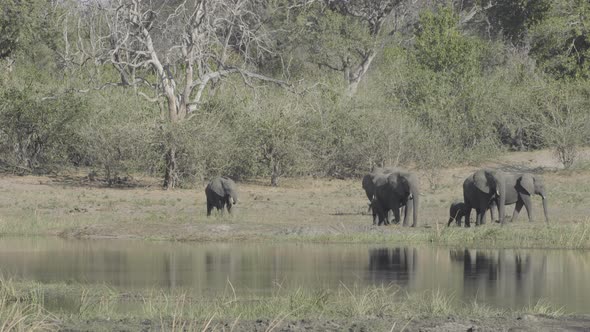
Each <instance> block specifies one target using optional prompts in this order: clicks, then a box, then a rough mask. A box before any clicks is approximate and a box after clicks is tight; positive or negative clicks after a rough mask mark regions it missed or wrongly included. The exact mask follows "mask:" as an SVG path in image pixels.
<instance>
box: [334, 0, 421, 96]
mask: <svg viewBox="0 0 590 332" xmlns="http://www.w3.org/2000/svg"><path fill="white" fill-rule="evenodd" d="M326 3H327V5H328V6H329V8H330V9H331V10H333V11H335V12H337V13H340V14H342V15H346V16H349V17H353V18H355V19H357V20H359V21H361V22H363V23H364V24H365V25H366V26H367V27H368V33H369V38H370V42H369V43H366V44H364V45H363V46H362V47H357V48H356V49H355V50H354V53H355V57H356V58H357V61H353V58H354V57H352V56H346V57H345V58H344V59H342V61H341V66H340V67H338V68H336V67H334V66H328V67H329V68H332V69H335V70H339V71H342V72H343V73H344V78H345V79H346V81H347V82H348V92H349V94H354V93H355V92H356V90H357V87H358V85H359V83H360V82H361V80H362V78H363V77H364V76H365V74H366V73H367V71H368V70H369V68H370V66H371V63H372V62H373V60H374V59H375V56H376V55H377V53H378V51H379V49H380V48H381V47H382V46H383V44H384V42H385V37H387V36H391V35H393V34H394V33H395V32H396V31H397V30H398V29H399V27H400V26H401V25H402V24H401V22H403V21H404V18H405V17H406V15H407V13H408V11H409V8H410V7H411V6H412V4H411V1H408V0H357V1H348V0H326ZM388 22H389V23H391V24H389V27H388V29H384V27H385V26H386V23H388ZM384 30H387V31H384Z"/></svg>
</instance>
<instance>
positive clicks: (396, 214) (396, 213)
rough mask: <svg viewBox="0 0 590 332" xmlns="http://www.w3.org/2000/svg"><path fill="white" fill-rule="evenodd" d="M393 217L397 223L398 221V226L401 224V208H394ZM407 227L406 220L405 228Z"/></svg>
mask: <svg viewBox="0 0 590 332" xmlns="http://www.w3.org/2000/svg"><path fill="white" fill-rule="evenodd" d="M393 215H394V217H395V221H396V223H397V224H399V220H400V218H399V206H395V207H394V208H393ZM405 225H406V224H405V220H404V226H405Z"/></svg>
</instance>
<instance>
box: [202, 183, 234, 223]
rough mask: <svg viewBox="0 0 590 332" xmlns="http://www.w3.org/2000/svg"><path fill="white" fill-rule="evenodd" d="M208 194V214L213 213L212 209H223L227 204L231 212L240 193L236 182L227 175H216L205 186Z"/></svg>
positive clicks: (228, 210)
mask: <svg viewBox="0 0 590 332" xmlns="http://www.w3.org/2000/svg"><path fill="white" fill-rule="evenodd" d="M205 195H206V196H207V216H210V215H211V210H213V208H217V210H218V211H219V210H223V208H224V207H225V206H227V212H229V213H231V208H232V205H233V204H237V203H238V193H237V190H236V183H235V182H234V181H233V180H232V179H230V178H227V177H216V178H214V179H212V180H211V181H209V183H208V184H207V187H206V188H205Z"/></svg>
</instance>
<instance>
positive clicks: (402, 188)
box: [397, 173, 410, 196]
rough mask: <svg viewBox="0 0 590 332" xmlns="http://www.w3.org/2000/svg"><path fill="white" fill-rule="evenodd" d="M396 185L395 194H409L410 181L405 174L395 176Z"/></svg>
mask: <svg viewBox="0 0 590 332" xmlns="http://www.w3.org/2000/svg"><path fill="white" fill-rule="evenodd" d="M397 183H398V188H397V192H398V193H399V194H400V195H402V196H403V195H405V194H407V193H409V192H410V181H409V179H408V176H407V175H405V174H399V173H398V175H397Z"/></svg>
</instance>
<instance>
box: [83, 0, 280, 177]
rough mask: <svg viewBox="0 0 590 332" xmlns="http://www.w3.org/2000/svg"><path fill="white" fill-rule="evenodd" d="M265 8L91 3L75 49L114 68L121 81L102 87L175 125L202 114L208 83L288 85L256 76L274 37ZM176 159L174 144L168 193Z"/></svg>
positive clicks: (196, 1)
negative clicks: (128, 89)
mask: <svg viewBox="0 0 590 332" xmlns="http://www.w3.org/2000/svg"><path fill="white" fill-rule="evenodd" d="M270 3H271V2H268V3H267V2H265V1H258V0H160V1H156V0H152V1H150V0H110V1H106V2H105V1H104V0H95V2H94V3H92V5H90V6H88V5H86V6H85V7H84V8H85V11H86V14H85V15H86V17H85V18H84V19H83V20H84V21H85V22H90V26H87V27H86V29H85V30H86V31H87V34H88V37H89V41H84V40H83V39H84V38H79V39H78V43H77V45H78V49H79V50H80V52H81V53H82V54H84V55H85V56H84V57H83V58H86V59H90V58H92V59H95V60H96V59H99V60H98V62H100V63H107V64H111V65H112V66H113V67H114V68H115V70H116V71H117V73H118V76H119V81H118V82H107V83H106V85H120V86H132V87H134V88H135V89H136V90H137V93H138V94H140V95H141V96H143V97H145V98H146V99H147V100H150V101H152V102H154V103H158V104H159V105H161V110H162V118H163V119H166V120H167V121H169V122H170V123H172V124H175V123H180V122H182V121H185V120H186V119H188V118H190V116H191V114H192V113H194V112H195V111H196V110H198V109H199V106H200V105H201V104H202V103H203V101H204V98H205V96H206V95H207V91H208V88H210V87H211V86H212V85H213V83H215V84H220V83H222V82H223V81H224V79H225V78H226V77H228V76H230V75H239V76H240V77H241V78H242V79H243V81H244V83H245V84H248V85H252V84H253V82H254V81H264V82H271V83H274V84H278V85H281V86H288V84H287V82H285V81H282V80H279V79H275V78H271V77H268V76H265V75H262V74H260V73H258V72H257V71H256V66H255V63H256V61H257V60H258V59H260V58H262V57H264V56H267V55H268V54H270V53H272V52H273V43H272V38H271V31H268V29H267V27H266V26H265V24H264V23H265V21H264V17H263V16H262V15H261V14H260V13H266V14H267V15H272V11H273V10H274V9H276V8H274V9H273V8H272V7H271V5H270ZM261 9H264V10H261ZM283 10H289V8H283ZM82 25H83V24H82ZM103 86H104V85H103ZM176 154H177V151H176V148H175V147H174V146H173V145H172V146H170V147H168V148H167V151H166V155H165V161H166V170H165V176H164V187H166V188H172V187H174V186H175V184H176V181H177V174H176V169H177V163H176Z"/></svg>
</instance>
